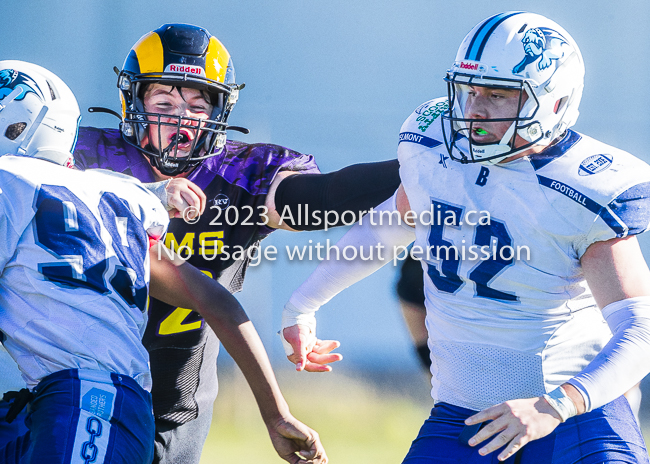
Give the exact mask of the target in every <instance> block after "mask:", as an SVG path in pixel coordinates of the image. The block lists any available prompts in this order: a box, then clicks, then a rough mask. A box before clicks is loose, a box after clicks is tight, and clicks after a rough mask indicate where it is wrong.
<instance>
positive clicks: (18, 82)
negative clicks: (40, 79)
mask: <svg viewBox="0 0 650 464" xmlns="http://www.w3.org/2000/svg"><path fill="white" fill-rule="evenodd" d="M14 89H20V91H21V92H20V94H19V95H18V96H17V97H16V100H22V99H23V98H25V95H27V94H28V93H30V92H31V93H33V94H34V95H36V96H37V97H38V98H40V99H41V100H45V99H44V98H43V93H42V92H41V90H40V89H39V87H38V85H36V82H34V80H33V79H32V78H31V77H29V76H28V75H27V74H23V73H21V72H19V71H15V70H13V69H3V70H1V71H0V100H4V98H5V97H6V96H7V95H9V94H11V92H13V91H14Z"/></svg>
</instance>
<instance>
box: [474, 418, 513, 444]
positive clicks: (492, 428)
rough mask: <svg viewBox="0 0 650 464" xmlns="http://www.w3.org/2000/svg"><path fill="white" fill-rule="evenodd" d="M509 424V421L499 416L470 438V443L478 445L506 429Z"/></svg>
mask: <svg viewBox="0 0 650 464" xmlns="http://www.w3.org/2000/svg"><path fill="white" fill-rule="evenodd" d="M507 426H508V423H507V421H506V420H504V419H503V418H499V419H497V420H494V421H492V422H490V423H488V424H486V425H485V427H483V428H482V429H481V430H480V431H479V432H477V433H476V435H474V436H473V437H472V438H470V439H469V441H468V443H469V445H470V446H476V445H478V444H479V443H482V442H484V441H485V440H487V439H488V438H490V437H491V436H493V435H494V434H497V433H499V432H501V431H502V430H505V429H506V427H507Z"/></svg>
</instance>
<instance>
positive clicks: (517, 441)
mask: <svg viewBox="0 0 650 464" xmlns="http://www.w3.org/2000/svg"><path fill="white" fill-rule="evenodd" d="M526 443H527V441H526V439H525V435H524V434H519V435H517V436H516V437H515V438H514V439H512V441H510V444H508V446H507V447H506V449H504V450H503V451H501V452H500V453H499V456H497V458H498V459H499V461H505V460H506V459H508V458H509V457H510V456H512V455H513V454H515V453H516V452H517V451H519V450H520V449H521V447H522V446H524V445H525V444H526Z"/></svg>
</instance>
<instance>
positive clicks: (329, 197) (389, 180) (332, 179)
mask: <svg viewBox="0 0 650 464" xmlns="http://www.w3.org/2000/svg"><path fill="white" fill-rule="evenodd" d="M399 184H400V178H399V163H398V162H397V160H391V161H381V162H376V163H364V164H354V165H352V166H347V167H345V168H343V169H340V170H338V171H334V172H330V173H327V174H304V175H298V176H291V177H287V178H286V179H283V180H282V182H280V184H279V186H278V187H277V190H275V193H274V207H275V210H276V211H277V212H278V214H280V215H282V217H283V218H284V219H283V220H284V221H285V222H286V223H287V224H288V225H289V226H290V227H292V228H293V229H295V230H321V229H324V228H325V223H326V221H324V220H323V221H317V220H313V219H312V220H310V219H309V217H310V215H315V216H317V217H321V218H322V217H323V215H324V214H325V213H326V212H329V214H328V221H327V227H336V226H340V225H344V222H343V221H345V222H347V224H350V223H351V222H356V221H358V220H359V218H360V217H361V216H362V215H363V213H364V212H366V211H368V210H369V209H370V208H374V207H376V206H377V205H379V204H380V203H382V202H383V201H385V200H386V199H387V198H389V197H390V196H391V195H392V194H393V192H395V190H397V187H399ZM289 213H290V214H289ZM334 213H336V215H335V214H334ZM344 213H345V216H343V215H344ZM306 216H307V217H306ZM311 217H314V216H311ZM299 218H300V220H299ZM334 218H335V219H334Z"/></svg>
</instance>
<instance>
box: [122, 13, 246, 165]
mask: <svg viewBox="0 0 650 464" xmlns="http://www.w3.org/2000/svg"><path fill="white" fill-rule="evenodd" d="M154 83H156V84H162V85H170V86H172V87H190V88H195V89H198V90H201V91H203V92H206V93H207V95H208V96H209V98H210V103H211V104H212V105H213V107H214V108H213V111H212V114H211V115H210V119H207V120H198V119H193V118H188V117H181V116H175V117H174V118H175V120H174V118H172V121H171V122H169V119H170V118H169V116H168V115H161V114H157V113H147V112H145V110H144V102H143V96H144V93H145V90H146V88H147V86H148V85H149V84H154ZM117 86H118V88H119V90H120V97H121V100H122V123H121V124H120V130H121V132H122V136H123V138H124V140H125V141H126V142H127V143H129V144H130V145H133V146H134V147H136V148H137V149H138V150H140V151H141V152H143V153H144V154H146V155H147V156H148V157H149V158H150V160H151V163H152V164H153V165H154V166H155V167H156V168H157V169H158V170H159V171H160V172H161V173H163V174H166V175H176V174H180V173H182V172H184V171H187V170H189V169H192V168H194V167H195V166H197V165H198V164H199V163H200V162H201V161H202V160H204V159H206V158H209V157H211V156H215V155H218V154H219V153H220V152H221V149H222V148H223V147H224V145H225V144H226V129H227V128H228V124H227V121H228V116H229V114H230V112H231V110H232V108H233V107H234V105H235V103H236V102H237V98H238V96H239V90H240V89H241V88H243V85H242V86H239V85H237V84H236V83H235V68H234V67H233V64H232V59H231V58H230V53H228V50H226V47H224V46H223V44H222V43H221V42H220V41H219V40H218V39H217V38H216V37H214V36H212V35H211V34H210V33H209V32H208V31H207V30H206V29H204V28H201V27H197V26H191V25H189V24H164V25H162V26H161V27H159V28H158V29H156V30H155V31H152V32H149V33H148V34H145V35H144V36H143V37H142V38H141V39H140V40H139V41H138V42H137V43H136V44H135V45H134V46H133V48H132V49H131V51H130V52H129V54H128V56H127V57H126V60H125V61H124V66H123V68H122V71H121V72H120V73H119V77H118V82H117ZM163 117H164V118H165V119H166V121H162V118H163ZM156 121H157V122H156ZM149 124H158V125H159V126H160V125H171V126H176V127H178V129H179V132H180V129H181V128H183V127H187V128H191V129H196V127H198V126H200V127H201V129H200V132H199V134H198V135H197V137H196V138H195V139H194V141H193V144H192V146H191V149H190V156H189V157H179V156H177V155H178V140H177V141H175V142H172V143H170V144H169V146H167V147H165V148H163V144H162V140H160V143H159V144H158V146H159V147H161V149H160V150H158V149H154V148H153V147H152V146H151V144H147V145H146V146H142V145H143V143H142V141H143V137H144V136H145V133H146V129H147V126H148V125H149ZM237 129H240V128H237ZM240 130H241V129H240ZM159 134H160V132H159ZM159 137H160V136H159Z"/></svg>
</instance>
